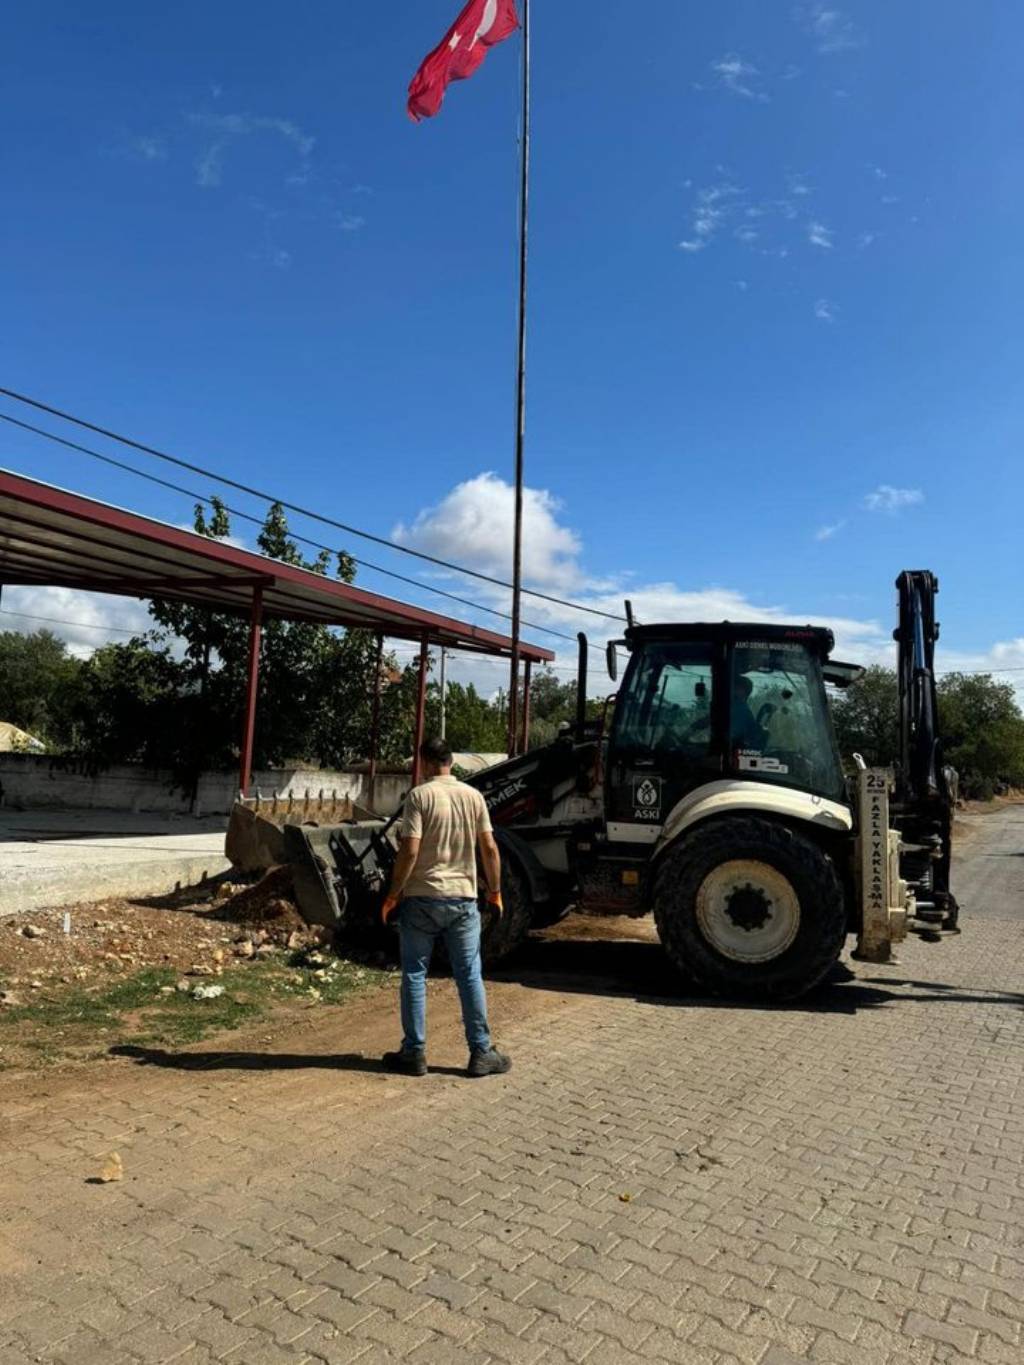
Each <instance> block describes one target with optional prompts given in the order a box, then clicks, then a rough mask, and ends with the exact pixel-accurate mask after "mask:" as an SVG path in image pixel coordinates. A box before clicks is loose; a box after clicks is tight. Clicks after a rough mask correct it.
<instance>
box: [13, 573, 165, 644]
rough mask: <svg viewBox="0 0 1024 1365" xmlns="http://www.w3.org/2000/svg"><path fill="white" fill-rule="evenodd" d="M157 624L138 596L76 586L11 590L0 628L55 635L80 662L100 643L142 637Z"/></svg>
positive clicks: (21, 632) (28, 633)
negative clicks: (118, 595)
mask: <svg viewBox="0 0 1024 1365" xmlns="http://www.w3.org/2000/svg"><path fill="white" fill-rule="evenodd" d="M154 625H155V622H154V621H153V619H152V617H151V616H150V614H149V612H148V611H147V609H146V605H145V603H143V602H140V601H138V599H137V598H134V597H112V596H108V595H107V594H106V593H99V592H79V591H77V590H76V589H74V588H51V587H43V588H20V587H7V588H5V589H4V601H3V611H2V612H0V630H13V631H16V632H17V633H18V634H20V635H30V634H33V633H34V632H35V631H38V630H49V631H52V632H53V634H54V635H56V636H58V637H59V638H60V639H62V640H66V641H67V643H68V648H69V650H70V651H71V653H72V654H75V655H77V656H78V657H79V658H88V656H89V655H90V654H91V653H92V652H93V650H94V649H96V648H98V646H100V645H105V644H110V643H111V642H112V641H115V640H127V639H129V638H130V637H131V636H132V635H141V634H143V632H145V631H147V630H151V629H152V628H153V627H154Z"/></svg>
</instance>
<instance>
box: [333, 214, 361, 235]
mask: <svg viewBox="0 0 1024 1365" xmlns="http://www.w3.org/2000/svg"><path fill="white" fill-rule="evenodd" d="M365 226H366V219H365V218H361V217H360V216H359V214H358V213H339V214H338V227H340V228H341V230H342V232H358V231H359V229H360V228H361V227H365Z"/></svg>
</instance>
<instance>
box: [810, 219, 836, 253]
mask: <svg viewBox="0 0 1024 1365" xmlns="http://www.w3.org/2000/svg"><path fill="white" fill-rule="evenodd" d="M807 240H808V241H809V242H810V244H811V246H820V247H824V248H825V249H826V250H829V249H831V247H832V245H833V243H832V229H831V228H827V227H826V226H825V224H824V223H819V222H812V223H808V224H807Z"/></svg>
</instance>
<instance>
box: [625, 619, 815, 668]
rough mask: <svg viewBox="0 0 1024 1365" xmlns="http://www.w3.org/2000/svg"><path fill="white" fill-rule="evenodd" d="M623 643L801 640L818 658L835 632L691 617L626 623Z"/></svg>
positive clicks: (633, 645)
mask: <svg viewBox="0 0 1024 1365" xmlns="http://www.w3.org/2000/svg"><path fill="white" fill-rule="evenodd" d="M625 638H626V644H627V646H628V647H629V648H630V649H632V648H634V647H635V646H636V645H639V644H644V643H646V642H647V641H648V640H681V641H696V640H709V641H711V642H712V643H715V644H736V643H737V642H739V641H745V640H751V641H755V642H757V643H760V642H761V641H764V642H765V643H766V644H775V643H777V642H784V643H790V644H802V645H806V647H807V648H808V649H810V650H812V651H813V652H814V653H815V654H817V655H818V656H819V658H821V659H827V658H828V656H829V655H830V654H831V652H832V650H833V649H834V648H835V642H836V641H835V636H834V635H833V634H832V632H831V631H830V630H828V629H827V628H826V627H825V626H796V625H794V626H787V625H780V624H778V623H777V622H772V623H771V624H770V625H769V624H766V623H765V622H763V621H761V622H758V621H753V622H751V621H693V622H685V623H680V622H666V623H663V624H660V625H651V626H630V627H629V629H628V630H627V631H626V637H625Z"/></svg>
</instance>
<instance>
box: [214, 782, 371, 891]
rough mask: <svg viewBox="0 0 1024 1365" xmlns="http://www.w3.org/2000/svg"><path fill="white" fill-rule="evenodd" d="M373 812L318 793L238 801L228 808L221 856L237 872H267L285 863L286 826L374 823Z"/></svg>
mask: <svg viewBox="0 0 1024 1365" xmlns="http://www.w3.org/2000/svg"><path fill="white" fill-rule="evenodd" d="M373 819H376V815H375V813H374V812H373V811H371V810H367V809H365V808H364V807H363V806H358V805H356V803H355V802H354V801H352V799H351V798H350V797H348V796H339V795H338V794H337V793H336V792H333V791H331V792H318V793H317V794H316V795H315V796H314V795H312V794H311V793H310V792H308V791H307V792H306V794H305V795H304V796H301V797H300V796H295V795H294V794H292V795H289V796H278V795H277V794H276V793H275V794H274V795H273V796H263V795H262V794H259V793H258V794H257V795H256V796H254V797H252V796H249V797H246V798H245V799H244V800H238V801H236V802H235V804H234V805H233V806H232V808H231V818H230V820H229V821H228V830H227V837H226V838H225V841H224V856H225V857H226V858H227V859H228V861H229V862H230V863H231V865H232V867H234V868H235V869H237V870H238V871H239V872H266V871H267V869H268V868H271V867H276V866H277V865H278V864H279V863H283V862H285V861H287V854H286V853H285V847H284V833H283V831H284V827H285V825H300V824H301V825H315V826H320V827H324V826H328V827H330V826H335V825H338V824H340V823H341V822H342V821H345V820H373Z"/></svg>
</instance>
